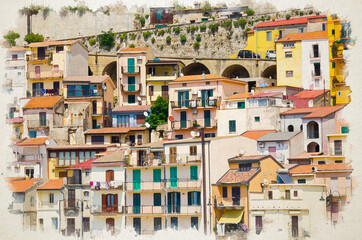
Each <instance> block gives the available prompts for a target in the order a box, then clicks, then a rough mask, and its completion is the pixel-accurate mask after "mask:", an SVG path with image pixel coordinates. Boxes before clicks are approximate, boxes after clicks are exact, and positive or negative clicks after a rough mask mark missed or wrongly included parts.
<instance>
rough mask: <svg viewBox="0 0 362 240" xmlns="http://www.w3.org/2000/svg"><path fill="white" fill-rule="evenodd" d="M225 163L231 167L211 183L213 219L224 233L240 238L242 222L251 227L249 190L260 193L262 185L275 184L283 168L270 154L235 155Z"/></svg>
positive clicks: (241, 235)
mask: <svg viewBox="0 0 362 240" xmlns="http://www.w3.org/2000/svg"><path fill="white" fill-rule="evenodd" d="M228 162H229V168H230V169H229V170H228V171H227V172H226V173H225V174H224V175H223V176H222V177H221V178H220V179H219V180H218V181H217V182H216V184H213V186H212V194H213V199H214V203H213V216H214V217H215V219H213V222H214V226H215V227H216V224H215V221H216V222H217V225H218V226H220V225H222V226H223V227H222V228H223V229H224V231H223V232H224V233H225V236H229V235H235V234H236V235H240V237H243V235H244V234H243V231H242V226H243V224H245V225H246V227H247V228H249V227H250V226H251V223H250V212H249V209H250V193H262V192H263V188H262V184H264V183H276V180H277V170H278V169H282V168H284V167H283V166H282V165H281V164H280V163H279V162H278V161H276V160H275V159H274V158H273V157H272V156H270V155H254V156H237V157H234V158H230V159H229V160H228ZM216 228H218V227H216ZM214 229H215V228H214Z"/></svg>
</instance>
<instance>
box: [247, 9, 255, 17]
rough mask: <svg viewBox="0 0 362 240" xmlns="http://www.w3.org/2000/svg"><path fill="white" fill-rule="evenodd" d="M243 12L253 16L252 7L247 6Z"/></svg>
mask: <svg viewBox="0 0 362 240" xmlns="http://www.w3.org/2000/svg"><path fill="white" fill-rule="evenodd" d="M245 13H246V14H247V15H248V16H253V15H254V13H255V12H254V10H253V9H250V8H248V9H247V10H246V11H245Z"/></svg>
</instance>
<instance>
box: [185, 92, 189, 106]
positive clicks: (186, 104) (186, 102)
mask: <svg viewBox="0 0 362 240" xmlns="http://www.w3.org/2000/svg"><path fill="white" fill-rule="evenodd" d="M185 106H186V107H189V91H186V99H185Z"/></svg>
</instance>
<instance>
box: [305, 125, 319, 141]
mask: <svg viewBox="0 0 362 240" xmlns="http://www.w3.org/2000/svg"><path fill="white" fill-rule="evenodd" d="M307 136H308V138H309V139H314V138H319V126H318V123H316V122H315V121H311V122H309V123H308V124H307Z"/></svg>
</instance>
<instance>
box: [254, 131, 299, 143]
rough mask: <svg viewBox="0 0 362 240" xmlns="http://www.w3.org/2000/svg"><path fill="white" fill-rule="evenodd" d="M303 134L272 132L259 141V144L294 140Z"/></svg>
mask: <svg viewBox="0 0 362 240" xmlns="http://www.w3.org/2000/svg"><path fill="white" fill-rule="evenodd" d="M298 134H302V132H271V133H267V134H265V135H264V136H262V137H260V138H258V139H257V141H258V142H283V141H288V140H290V139H292V138H293V137H295V136H297V135H298Z"/></svg>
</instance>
